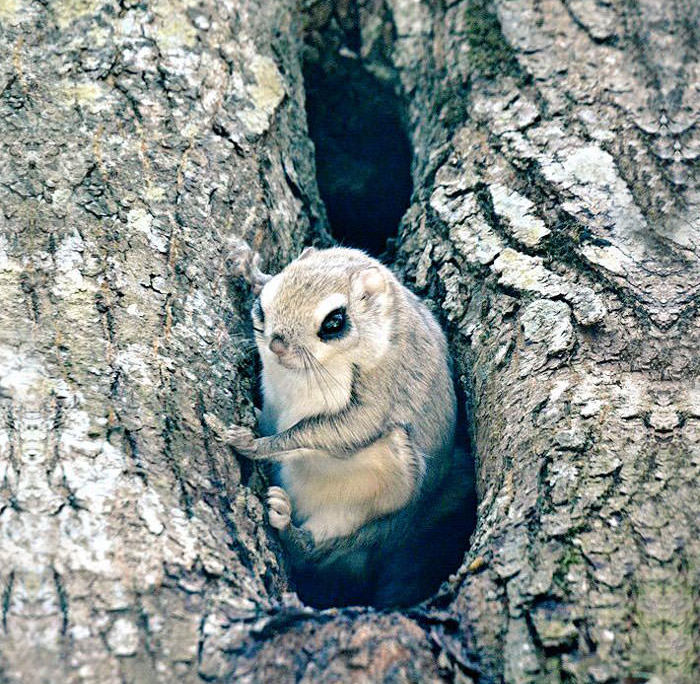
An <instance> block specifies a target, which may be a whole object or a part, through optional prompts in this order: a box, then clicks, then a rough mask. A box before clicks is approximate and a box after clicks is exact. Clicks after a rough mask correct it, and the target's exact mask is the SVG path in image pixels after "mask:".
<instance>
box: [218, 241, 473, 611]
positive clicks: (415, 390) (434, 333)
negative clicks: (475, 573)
mask: <svg viewBox="0 0 700 684" xmlns="http://www.w3.org/2000/svg"><path fill="white" fill-rule="evenodd" d="M249 266H250V264H249ZM254 270H255V272H256V274H257V275H256V277H254V278H252V285H253V291H254V292H255V293H257V294H258V295H259V296H258V297H257V299H256V300H255V302H254V305H253V308H252V323H253V330H254V333H255V341H256V344H257V347H258V351H259V353H260V358H261V360H262V376H261V380H262V395H263V406H262V412H261V414H260V416H259V421H258V428H259V432H260V434H261V435H262V436H261V437H256V436H255V434H254V433H253V431H252V430H250V429H249V428H246V427H242V426H235V425H234V426H229V427H225V426H224V425H223V423H221V421H220V420H219V419H217V418H216V417H214V416H212V415H211V414H207V415H206V416H205V418H206V420H207V422H208V423H209V425H210V426H211V427H212V429H213V431H214V433H215V434H216V435H217V436H218V437H219V438H220V439H221V440H222V441H224V442H225V443H227V444H229V445H230V446H232V447H233V449H234V450H235V451H236V452H238V453H239V454H241V455H243V456H245V457H247V458H250V459H263V460H267V461H271V462H273V463H274V468H273V470H274V473H273V482H274V483H275V484H274V486H271V487H270V488H269V489H268V492H267V504H268V515H269V521H270V524H271V526H272V527H273V528H275V529H277V530H278V532H279V536H280V540H281V542H282V545H283V547H284V549H285V550H286V552H287V555H288V558H289V561H290V564H291V575H292V578H293V579H294V580H295V583H296V587H297V591H298V593H299V595H300V597H301V598H302V600H304V601H305V602H307V603H310V604H312V605H316V606H317V607H328V606H341V605H350V604H371V605H375V606H378V607H390V606H406V605H411V604H413V603H416V602H418V601H420V600H422V599H424V598H426V597H427V596H428V595H429V594H430V593H432V592H433V591H434V590H435V589H437V587H438V586H439V584H440V581H441V580H443V579H445V578H446V577H447V575H448V574H449V573H450V572H451V571H453V570H454V569H455V568H456V567H457V566H458V565H459V561H460V558H461V553H462V552H463V550H464V547H465V546H466V535H467V534H468V530H467V529H466V520H465V514H464V509H463V505H464V502H463V500H464V496H465V492H466V490H467V486H466V482H465V481H464V477H465V474H464V473H465V472H466V469H465V467H464V463H463V461H464V452H462V451H460V450H457V451H455V449H454V435H455V422H456V400H455V393H454V387H453V381H452V373H451V367H450V360H449V355H448V350H447V344H446V341H445V336H444V334H443V332H442V330H441V328H440V326H439V324H438V323H437V321H436V320H435V318H434V317H433V315H432V314H431V313H430V311H429V309H428V308H427V306H426V305H425V304H424V303H423V302H422V301H421V300H420V299H419V298H418V297H417V296H416V295H414V294H413V293H412V292H411V291H410V290H408V289H407V288H406V287H404V286H403V285H402V284H401V283H400V282H399V280H398V279H397V278H396V276H395V275H394V274H393V273H392V272H391V271H390V270H389V269H388V268H387V267H385V266H384V265H382V264H381V263H380V262H379V261H377V260H376V259H374V258H372V257H370V256H368V255H367V254H365V253H364V252H362V251H360V250H357V249H348V248H341V247H336V248H331V249H322V250H321V249H315V248H307V249H306V250H304V252H302V254H301V255H300V256H299V257H298V258H297V259H296V260H294V261H292V262H291V263H290V264H289V265H288V266H287V267H286V268H284V269H283V270H282V271H281V272H280V273H279V274H277V275H276V276H274V277H269V276H266V275H264V274H262V273H260V272H259V271H258V270H257V266H255V268H254Z"/></svg>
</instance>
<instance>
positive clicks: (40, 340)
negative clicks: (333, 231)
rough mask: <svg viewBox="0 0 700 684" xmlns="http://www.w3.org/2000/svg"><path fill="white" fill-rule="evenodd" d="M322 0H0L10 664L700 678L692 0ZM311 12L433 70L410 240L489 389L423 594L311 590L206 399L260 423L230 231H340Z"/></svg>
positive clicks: (157, 677) (0, 646) (158, 670)
mask: <svg viewBox="0 0 700 684" xmlns="http://www.w3.org/2000/svg"><path fill="white" fill-rule="evenodd" d="M303 4H304V7H303V8H302V9H301V10H300V9H299V8H296V7H295V5H294V3H293V2H291V0H289V1H280V0H268V1H263V0H259V1H258V2H252V1H251V2H248V1H245V0H244V1H242V2H233V1H231V2H212V1H209V0H206V1H203V2H199V3H191V4H188V3H187V2H184V1H183V0H177V1H175V0H173V1H172V2H167V3H166V2H159V3H150V4H148V6H146V5H144V4H133V5H132V4H131V3H125V2H121V3H116V2H115V3H113V4H111V3H104V2H101V1H100V0H97V1H94V2H93V1H92V0H90V1H89V2H88V1H87V0H86V1H84V2H77V1H73V2H62V3H53V4H47V5H43V4H40V3H30V2H29V1H28V0H4V1H2V2H0V26H1V27H2V33H1V34H0V49H2V51H3V60H2V62H1V65H2V66H1V67H0V68H1V69H2V72H1V73H2V81H1V83H2V88H3V92H2V100H1V101H0V112H1V116H2V119H1V120H2V141H3V146H2V152H1V153H0V207H1V208H2V212H1V213H0V221H2V234H1V235H0V301H2V307H1V308H0V311H1V313H0V389H1V390H2V392H1V396H0V408H1V410H2V416H3V422H2V425H0V469H1V470H0V474H1V477H2V480H1V483H2V485H1V486H2V488H1V490H0V492H1V493H0V535H1V537H0V538H1V540H2V543H1V544H0V559H1V560H0V583H1V584H0V589H1V591H2V602H1V606H2V608H1V610H2V627H1V629H2V640H1V641H0V668H2V675H3V678H4V679H5V680H8V681H20V680H24V681H41V680H47V681H58V680H61V681H100V682H103V681H173V679H174V678H180V679H182V680H184V681H196V680H197V679H198V678H199V679H206V680H216V679H228V678H235V679H236V680H239V679H240V680H241V681H292V680H298V679H303V680H305V681H332V680H341V681H346V680H347V681H368V680H369V681H378V680H384V679H389V680H392V681H394V680H395V681H430V680H451V681H452V680H454V681H462V682H464V681H470V680H474V681H482V682H490V681H501V680H505V681H508V682H527V681H547V682H549V681H552V682H554V681H582V682H584V681H596V682H605V681H621V680H627V681H646V680H651V679H654V680H655V681H658V682H692V681H697V679H698V677H699V676H700V650H699V649H700V647H699V646H698V644H700V613H699V611H698V598H699V597H698V594H699V587H700V542H699V541H698V540H699V539H700V535H699V532H700V530H699V529H698V528H699V523H698V520H699V518H700V494H699V493H698V486H697V481H698V475H699V474H700V473H699V470H700V453H699V450H698V441H699V440H698V419H699V418H700V405H699V404H700V397H699V394H700V392H699V389H698V386H697V371H698V368H697V364H698V361H697V359H698V348H699V346H700V345H699V343H698V342H699V340H698V327H699V326H698V315H697V301H698V283H699V280H700V279H699V277H698V276H699V272H700V269H699V268H698V250H699V247H698V240H699V238H698V236H699V234H700V226H699V225H698V216H699V215H700V193H699V186H698V178H697V172H698V155H699V154H700V142H699V140H698V138H699V133H698V131H699V128H700V123H699V122H698V113H699V112H700V102H699V101H698V100H699V99H700V88H699V86H698V80H699V79H698V77H699V75H700V72H699V70H700V67H699V62H698V55H697V50H698V47H697V46H698V35H697V33H698V20H699V19H700V17H699V16H698V12H699V10H698V5H697V3H693V2H690V1H683V0H676V2H660V1H659V0H646V1H644V0H637V2H632V1H630V2H621V1H619V2H618V1H617V0H616V1H615V2H605V3H597V2H593V1H592V0H591V1H587V0H540V1H536V0H529V1H528V0H496V1H495V2H493V3H487V2H485V1H484V0H464V1H462V2H459V1H458V2H439V3H436V2H420V1H419V0H386V1H384V2H382V0H365V1H364V2H359V3H350V2H340V1H338V2H336V3H331V2H305V3H303ZM301 11H303V12H304V14H305V17H304V18H303V21H304V22H305V25H306V31H307V35H310V36H311V42H312V44H314V45H315V46H316V47H315V48H314V49H316V50H317V51H320V52H321V53H322V52H323V51H324V50H335V49H336V48H337V47H338V46H339V45H342V42H343V37H344V36H347V35H352V36H353V37H354V38H353V41H352V44H353V49H357V50H358V58H359V59H361V60H362V61H363V63H364V65H365V66H366V68H367V69H368V70H370V71H371V72H372V73H373V74H375V75H376V76H377V77H378V78H381V79H384V80H385V81H387V82H389V83H392V84H394V85H395V87H396V88H397V90H398V91H400V93H401V94H402V96H403V98H404V99H405V102H406V107H407V129H408V132H409V134H410V137H411V140H412V144H413V149H414V168H413V176H414V185H415V192H414V198H413V204H412V206H411V208H410V210H409V212H408V214H407V216H406V218H405V220H404V222H403V225H402V227H401V232H400V239H399V240H398V244H397V252H396V266H397V268H398V269H400V271H401V272H402V273H403V274H404V276H405V277H406V280H407V282H409V283H411V284H412V285H413V286H414V287H415V288H416V289H417V290H418V291H419V292H421V293H422V294H424V295H425V296H428V297H430V298H431V299H432V300H433V301H434V302H435V304H436V306H437V307H438V308H439V309H440V310H441V311H442V312H443V315H444V318H445V320H446V322H447V325H448V328H449V331H450V339H451V343H452V349H453V353H454V356H455V359H456V361H457V365H458V369H459V374H460V378H461V381H462V383H463V385H464V388H465V390H466V392H467V395H468V397H469V398H470V402H469V403H470V409H471V412H470V415H471V417H472V419H471V423H472V425H471V427H472V433H473V434H472V437H473V442H474V445H475V452H476V456H477V459H478V461H477V462H478V487H479V495H480V504H479V517H478V525H477V529H476V531H475V534H474V538H473V544H472V548H471V550H470V551H469V553H468V554H467V556H466V558H465V561H464V564H463V566H462V568H461V569H460V572H459V573H457V574H456V575H455V576H454V577H453V578H451V579H450V581H449V582H448V583H446V584H445V585H444V586H443V589H442V590H441V592H440V593H439V594H438V596H437V597H435V599H433V600H432V601H430V602H428V603H427V604H425V605H423V606H422V607H420V608H419V609H414V610H411V611H404V612H388V613H383V614H379V613H376V612H374V611H372V610H371V609H348V610H342V611H325V612H318V611H314V610H311V609H308V608H304V607H303V606H300V605H299V604H298V603H297V602H296V601H295V599H294V596H293V595H291V594H289V593H288V591H287V589H288V587H287V583H286V580H285V577H284V572H283V569H282V568H281V566H280V561H279V556H278V553H277V552H278V549H277V547H276V546H275V543H274V539H273V536H272V535H271V534H270V533H269V530H268V529H267V526H266V525H265V524H264V517H263V511H262V507H261V504H260V501H259V499H258V498H257V496H256V491H258V490H257V489H256V488H257V487H259V476H258V474H257V473H256V472H255V471H254V470H252V469H251V468H250V467H249V466H247V464H245V463H238V462H237V461H236V460H235V459H234V458H233V457H232V455H231V454H230V453H228V452H226V451H225V450H224V449H222V448H221V447H220V446H219V445H218V444H217V443H216V442H215V441H213V440H212V439H211V436H210V435H209V433H208V431H207V429H206V426H205V425H204V423H203V421H202V413H203V412H204V411H213V412H215V413H217V414H218V415H220V416H222V417H224V418H226V417H228V418H230V419H235V420H237V421H248V422H250V421H252V403H251V397H252V392H253V363H252V360H253V354H252V350H251V349H250V346H249V344H248V342H247V341H246V336H245V330H246V325H247V323H246V319H247V304H248V302H247V293H246V291H245V289H244V288H241V287H238V286H237V285H236V283H235V281H232V280H231V279H230V278H228V271H229V266H228V265H227V260H229V259H231V258H236V257H240V256H244V255H245V254H246V253H247V252H246V247H245V245H244V243H243V242H241V240H245V241H246V242H247V243H248V244H249V245H251V246H252V247H253V248H254V249H257V250H260V251H261V252H262V254H263V257H264V259H265V260H266V265H267V266H268V267H269V269H270V270H274V269H276V268H278V267H279V266H280V265H282V264H283V263H284V262H285V261H286V260H288V259H289V258H290V257H291V256H292V255H294V254H295V252H296V251H297V250H298V249H299V247H300V246H301V244H302V243H304V242H308V241H310V240H312V239H320V240H324V239H325V219H324V213H323V209H322V207H321V206H320V203H319V200H318V197H317V193H316V189H315V184H314V179H313V162H312V150H311V146H310V144H309V142H308V139H307V136H306V132H305V130H306V129H305V121H304V114H303V92H302V78H301V68H300V55H301V32H302V31H301V26H302V17H301V16H300V12H301ZM358 36H359V38H358ZM328 56H329V55H328V54H327V55H326V57H328ZM330 58H331V61H332V55H331V56H330Z"/></svg>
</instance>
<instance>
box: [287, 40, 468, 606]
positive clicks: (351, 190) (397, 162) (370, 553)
mask: <svg viewBox="0 0 700 684" xmlns="http://www.w3.org/2000/svg"><path fill="white" fill-rule="evenodd" d="M331 33H332V32H331ZM331 33H329V36H330V38H329V41H328V44H327V45H326V48H325V50H324V49H322V50H321V53H322V54H320V55H319V54H317V55H316V59H315V60H314V61H309V62H307V63H306V64H305V67H304V79H305V87H306V112H307V118H308V125H309V133H310V137H311V139H312V140H313V142H314V144H315V147H316V172H317V181H318V186H319V191H320V194H321V198H322V199H323V201H324V203H325V206H326V210H327V214H328V218H329V223H330V230H331V233H332V236H333V237H334V238H335V240H336V241H338V242H339V243H341V244H343V245H346V246H351V247H359V248H361V249H364V250H366V251H367V252H369V253H370V254H372V255H373V256H375V257H384V259H385V260H386V259H388V258H390V253H391V249H387V247H388V245H387V242H388V241H390V240H391V239H392V238H393V237H395V236H396V235H397V228H398V226H399V222H400V221H401V218H402V216H403V214H404V212H405V211H406V210H407V209H408V206H409V204H410V199H411V193H412V183H411V173H410V167H411V157H412V153H411V147H410V143H409V140H408V137H407V135H406V132H405V127H404V123H403V121H402V104H401V101H400V99H399V98H398V97H397V95H396V94H395V92H394V90H393V88H392V86H391V85H390V84H389V83H386V82H384V81H381V80H379V79H377V78H376V77H375V76H374V75H373V74H372V73H370V72H369V71H368V70H367V69H366V68H365V66H364V65H363V64H362V61H361V60H360V59H353V58H351V57H344V56H342V55H341V54H340V53H339V52H337V51H336V49H333V48H331V49H329V48H328V45H335V46H336V48H337V46H338V43H334V40H335V38H334V36H333V35H331ZM336 38H337V37H336ZM350 38H353V36H347V35H346V36H345V45H349V47H350V49H353V50H357V51H358V52H359V45H357V42H358V41H359V36H354V39H353V40H350ZM321 42H322V41H321ZM389 244H391V243H389ZM457 399H458V407H459V409H458V416H457V430H456V434H455V444H456V447H457V451H456V458H457V460H458V461H459V463H460V465H459V466H455V467H454V468H452V469H451V470H450V472H449V476H448V477H445V478H444V479H442V480H441V481H440V486H439V489H431V490H430V491H429V492H427V493H426V492H425V491H424V492H423V495H424V496H426V499H425V500H421V501H420V502H419V504H418V506H417V507H416V508H415V509H413V510H414V511H417V513H415V512H411V511H410V510H409V507H407V508H406V511H407V515H410V516H412V517H410V521H411V522H412V523H415V524H413V525H412V526H410V527H409V528H408V529H409V530H410V533H409V534H408V537H410V538H409V539H405V538H404V539H399V538H394V537H390V536H386V535H387V531H392V530H400V531H401V532H400V533H399V534H405V530H406V525H405V520H403V519H402V518H401V516H402V515H403V513H402V512H401V511H397V512H396V517H395V518H394V517H393V516H394V513H393V512H392V513H390V514H388V515H387V516H382V517H380V518H377V519H375V520H371V521H369V522H368V523H365V524H364V525H363V527H362V528H361V529H360V530H358V531H357V532H356V533H357V538H358V539H360V540H361V541H360V543H359V544H357V545H356V544H355V543H354V542H353V543H352V544H350V545H348V550H347V553H346V551H345V542H344V541H343V539H342V538H340V539H339V540H337V542H335V541H334V542H332V543H331V544H329V545H328V547H327V548H326V549H325V550H322V551H321V552H319V553H317V554H315V555H314V556H313V557H312V559H311V560H310V561H308V562H306V561H305V562H304V563H302V564H301V566H300V567H297V568H293V567H292V565H291V564H290V565H288V569H289V571H290V579H291V580H292V584H293V586H294V587H295V589H296V590H297V592H298V594H299V596H300V598H301V599H302V601H303V602H304V603H306V604H308V605H311V606H315V607H317V608H327V607H331V606H343V605H352V604H364V605H367V604H370V605H375V606H377V607H380V608H387V607H405V606H406V605H407V604H406V603H405V602H404V600H403V599H401V600H399V601H395V600H394V597H393V593H392V592H394V591H395V590H396V592H397V595H401V596H403V595H405V592H404V591H403V588H404V586H403V585H405V584H406V583H411V584H412V585H413V586H418V587H420V592H419V593H420V598H418V595H416V596H415V597H414V600H424V599H427V598H429V596H430V595H431V594H434V592H436V591H437V590H438V588H439V586H440V584H441V582H442V581H443V580H445V579H447V577H448V576H449V575H450V573H452V572H454V571H456V570H457V568H458V567H459V566H460V564H461V562H462V561H463V559H464V552H465V550H466V549H467V547H468V543H469V537H470V535H471V532H472V531H473V529H474V526H475V521H476V497H475V493H474V492H475V490H474V481H475V478H474V463H473V460H472V450H471V447H470V443H469V434H468V430H467V427H466V426H467V425H468V416H467V412H466V409H465V406H466V398H465V396H464V393H463V392H462V391H461V390H460V388H457ZM448 490H449V491H448ZM387 521H388V522H387ZM404 541H405V542H407V543H405V544H404ZM288 560H290V563H291V559H290V558H288ZM436 600H437V601H439V600H440V597H437V598H436Z"/></svg>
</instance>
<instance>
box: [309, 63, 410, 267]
mask: <svg viewBox="0 0 700 684" xmlns="http://www.w3.org/2000/svg"><path fill="white" fill-rule="evenodd" d="M304 82H305V86H306V113H307V117H308V125H309V135H310V137H311V139H312V140H313V142H314V144H315V147H316V174H317V180H318V187H319V191H320V194H321V198H322V199H323V201H324V203H325V205H326V211H327V214H328V220H329V223H330V229H331V233H332V235H333V237H334V238H335V239H336V240H337V241H338V242H339V243H341V244H343V245H346V246H349V247H359V248H361V249H364V250H366V251H367V252H369V253H370V254H372V255H373V256H379V255H381V254H382V253H383V252H384V251H385V249H386V246H387V240H388V239H389V238H391V237H393V236H395V235H396V233H397V228H398V225H399V221H400V220H401V217H402V216H403V214H404V212H405V211H406V209H408V206H409V202H410V199H411V192H412V184H411V147H410V144H409V141H408V137H407V135H406V132H405V130H404V127H403V124H402V121H401V102H400V99H399V98H398V97H397V96H396V94H395V92H394V90H393V88H392V87H391V85H389V84H387V83H385V82H382V81H381V80H379V79H378V78H376V77H375V76H374V75H373V74H371V73H370V72H369V71H368V70H367V69H366V68H365V67H364V66H363V64H362V62H361V60H359V59H358V58H354V57H351V56H342V55H336V56H335V58H334V59H333V60H332V62H331V63H330V64H329V63H328V62H326V63H323V64H321V63H320V62H316V63H311V62H308V61H307V62H306V65H305V69H304Z"/></svg>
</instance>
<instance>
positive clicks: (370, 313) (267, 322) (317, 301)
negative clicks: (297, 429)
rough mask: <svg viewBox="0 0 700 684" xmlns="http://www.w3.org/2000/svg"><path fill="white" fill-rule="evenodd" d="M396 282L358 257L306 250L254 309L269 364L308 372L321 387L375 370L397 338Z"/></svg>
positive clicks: (357, 254)
mask: <svg viewBox="0 0 700 684" xmlns="http://www.w3.org/2000/svg"><path fill="white" fill-rule="evenodd" d="M393 278H394V277H393V276H392V275H391V273H390V271H389V270H388V269H387V268H386V267H385V266H383V265H382V264H381V263H379V262H378V261H377V260H376V259H373V258H372V257H370V256H368V255H367V254H365V253H364V252H362V251H360V250H356V249H347V248H342V247H335V248H332V249H324V250H317V249H314V248H308V249H305V250H304V251H303V252H302V253H301V255H300V256H299V258H298V259H296V260H294V261H293V262H292V263H291V264H289V265H288V266H287V267H286V268H285V269H284V270H283V271H281V272H280V273H279V274H278V275H276V276H275V277H274V278H272V279H271V280H270V281H268V282H267V283H266V285H265V286H264V287H263V289H262V291H261V293H260V296H259V297H258V298H257V299H256V300H255V303H254V305H253V309H252V318H253V329H254V330H255V340H256V343H257V345H258V349H259V351H260V356H261V358H262V361H263V364H264V365H267V364H279V365H281V366H283V367H284V368H286V369H289V370H290V371H293V372H306V373H309V374H312V375H315V376H316V377H317V378H318V381H319V382H321V383H322V382H328V378H327V377H324V376H325V375H326V372H327V371H328V372H331V373H332V372H333V371H334V370H337V369H339V368H341V367H349V368H351V367H352V366H357V367H358V368H370V367H372V366H373V365H376V364H377V363H379V361H380V360H381V358H382V357H383V356H384V354H385V353H386V351H387V349H388V346H389V340H390V336H391V333H392V325H391V320H392V316H391V306H392V302H393V300H394V293H395V287H394V284H393V282H392V281H393ZM319 366H320V367H319Z"/></svg>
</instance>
